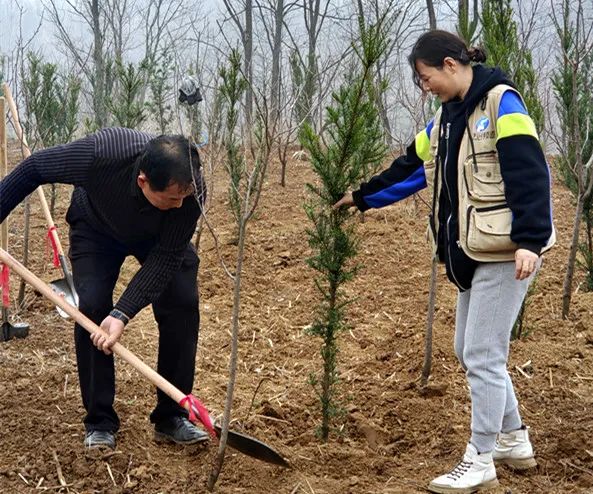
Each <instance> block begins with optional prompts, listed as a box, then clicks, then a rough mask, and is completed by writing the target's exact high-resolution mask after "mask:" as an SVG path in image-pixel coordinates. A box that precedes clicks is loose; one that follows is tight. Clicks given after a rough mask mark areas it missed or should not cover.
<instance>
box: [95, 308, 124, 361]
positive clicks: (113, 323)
mask: <svg viewBox="0 0 593 494" xmlns="http://www.w3.org/2000/svg"><path fill="white" fill-rule="evenodd" d="M101 329H102V330H103V332H104V333H107V335H104V334H103V333H99V332H97V333H93V334H91V340H92V342H93V345H95V346H96V347H97V348H98V349H99V350H101V351H102V352H103V353H104V354H105V355H111V347H112V346H113V345H115V344H116V343H117V342H118V341H119V339H120V338H121V335H122V333H123V331H124V323H123V321H120V320H119V319H116V318H115V317H111V316H107V317H106V318H105V319H103V322H102V323H101Z"/></svg>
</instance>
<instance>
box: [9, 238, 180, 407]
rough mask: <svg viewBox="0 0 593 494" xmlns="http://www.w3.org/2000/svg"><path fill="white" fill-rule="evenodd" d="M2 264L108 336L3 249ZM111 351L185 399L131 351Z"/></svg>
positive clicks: (119, 347) (82, 322)
mask: <svg viewBox="0 0 593 494" xmlns="http://www.w3.org/2000/svg"><path fill="white" fill-rule="evenodd" d="M0 262H3V263H4V264H6V265H7V266H8V267H9V268H10V269H12V271H13V272H15V273H17V274H18V275H19V276H20V277H21V278H23V280H25V281H26V282H27V283H29V284H30V285H31V286H32V287H33V288H35V290H37V291H38V292H40V293H41V294H42V295H43V296H44V297H46V298H48V299H49V300H51V301H52V303H54V304H55V305H57V306H59V307H60V308H61V309H62V310H63V311H64V312H65V313H66V314H68V315H69V316H70V317H71V318H72V319H74V320H75V321H76V322H77V323H78V324H80V325H81V326H82V327H83V328H84V329H86V330H87V331H88V332H89V333H91V334H92V333H97V332H99V333H102V334H105V335H106V333H105V332H104V331H103V330H102V329H101V328H99V326H97V325H96V324H95V323H94V322H93V321H91V320H90V319H89V318H88V317H86V316H85V315H84V314H83V313H82V312H80V311H79V310H78V309H77V308H76V307H74V306H72V305H70V304H69V303H68V302H66V301H65V300H64V299H63V298H62V297H60V296H59V295H57V294H56V293H55V292H54V291H53V290H52V289H51V288H50V287H49V286H47V285H46V284H45V283H44V282H43V281H41V280H40V279H39V278H38V277H37V276H35V275H34V274H33V273H32V272H31V271H29V270H28V269H27V268H25V266H23V265H22V264H21V263H20V262H18V261H17V260H16V259H14V258H13V257H12V256H11V255H10V254H9V253H8V252H6V251H5V250H3V249H0ZM106 336H107V335H106ZM111 350H112V351H113V353H115V354H116V355H118V356H119V357H120V358H122V359H123V360H125V361H126V362H127V363H128V364H130V365H131V366H132V367H134V369H136V370H137V371H138V372H140V374H142V375H143V376H144V377H145V378H146V379H148V380H149V381H150V382H151V383H152V384H154V385H155V386H156V387H157V388H159V389H160V390H161V391H162V392H163V393H165V394H167V395H168V396H169V397H171V398H172V399H173V400H175V402H176V403H179V402H180V401H181V400H182V399H183V398H185V395H184V394H183V393H182V392H181V391H180V390H179V389H177V388H176V387H175V386H173V384H171V383H170V382H169V381H167V380H166V379H165V378H164V377H163V376H161V375H160V374H158V373H157V372H156V371H154V370H153V369H152V368H151V367H149V366H148V365H146V364H145V363H144V362H142V360H140V359H139V358H138V357H136V355H134V354H133V353H132V352H131V351H130V350H128V349H127V348H126V347H124V346H123V345H121V344H120V343H116V344H115V345H113V347H112V348H111ZM184 406H185V408H186V409H187V410H188V411H189V405H188V404H187V402H186V405H184Z"/></svg>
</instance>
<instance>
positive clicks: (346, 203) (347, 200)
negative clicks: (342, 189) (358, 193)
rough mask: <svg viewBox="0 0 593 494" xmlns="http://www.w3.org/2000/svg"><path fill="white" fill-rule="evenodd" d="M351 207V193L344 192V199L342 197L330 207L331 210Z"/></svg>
mask: <svg viewBox="0 0 593 494" xmlns="http://www.w3.org/2000/svg"><path fill="white" fill-rule="evenodd" d="M352 206H354V199H353V198H352V192H346V194H344V197H342V199H340V200H339V201H338V202H336V203H335V204H334V205H333V206H332V209H340V208H341V207H345V208H351V207H352Z"/></svg>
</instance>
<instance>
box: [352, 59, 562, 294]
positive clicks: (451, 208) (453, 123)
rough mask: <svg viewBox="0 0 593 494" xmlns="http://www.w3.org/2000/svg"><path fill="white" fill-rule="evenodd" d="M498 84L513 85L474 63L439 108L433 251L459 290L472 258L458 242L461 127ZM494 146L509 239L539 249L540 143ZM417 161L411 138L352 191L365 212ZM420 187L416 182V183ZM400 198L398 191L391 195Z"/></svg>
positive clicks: (546, 180)
mask: <svg viewBox="0 0 593 494" xmlns="http://www.w3.org/2000/svg"><path fill="white" fill-rule="evenodd" d="M498 84H508V85H510V86H513V87H514V84H513V83H512V82H511V81H510V80H509V79H508V78H507V77H506V76H505V74H504V73H503V72H502V71H501V70H500V69H499V68H489V67H484V66H482V65H476V66H475V67H473V80H472V83H471V86H470V88H469V90H468V92H467V94H466V96H465V98H464V99H463V100H454V101H450V102H447V103H445V104H443V108H442V118H441V125H440V129H439V136H440V137H439V148H438V156H437V166H438V168H439V172H438V173H439V174H440V176H441V177H444V180H443V181H442V182H443V185H442V190H441V193H440V204H439V224H440V228H439V231H438V232H437V244H438V255H439V258H440V259H441V261H443V262H445V264H446V267H447V273H448V276H449V279H450V280H451V281H453V282H454V283H455V284H456V285H457V286H458V287H459V288H460V289H461V290H465V289H467V288H469V287H470V286H471V279H472V277H473V273H474V271H475V267H476V266H477V262H476V261H473V260H472V259H470V258H469V257H467V255H465V253H464V252H463V251H462V249H461V248H460V247H459V245H458V242H457V241H458V240H459V227H458V202H459V201H458V191H457V161H458V156H459V148H460V144H461V139H462V137H463V134H464V132H465V131H466V126H467V117H468V116H469V115H471V114H472V112H473V111H474V110H475V108H476V106H477V105H478V104H480V102H481V101H482V100H483V99H484V97H485V96H486V95H487V93H488V91H490V90H491V89H492V88H493V87H495V86H496V85H498ZM447 128H448V131H447ZM447 132H448V139H447ZM496 147H497V151H498V156H499V160H500V165H501V172H502V176H503V180H504V183H505V192H506V199H507V203H508V205H509V207H510V209H511V211H512V212H513V225H512V231H511V239H512V240H513V241H514V242H515V243H516V244H517V245H518V246H519V248H524V249H528V250H531V251H532V252H535V253H536V254H540V253H541V249H542V248H543V247H544V246H545V245H546V243H547V241H548V239H549V237H550V235H551V234H552V219H551V218H552V216H551V203H550V175H549V170H548V166H547V163H546V160H545V156H544V154H543V150H542V148H541V145H540V143H539V141H538V140H537V139H536V138H535V137H533V136H530V135H512V136H508V137H505V138H502V139H499V140H498V142H497V145H496ZM422 165H423V161H422V159H420V158H419V157H418V156H417V154H416V147H415V145H414V143H412V144H411V145H410V146H409V147H408V149H407V152H406V155H404V156H400V157H399V158H397V159H396V160H394V162H393V163H392V164H391V166H390V168H388V169H387V170H385V171H383V172H381V173H380V174H379V175H377V176H375V177H373V178H372V179H371V180H369V182H367V183H363V184H361V186H360V189H359V190H357V191H354V193H353V197H354V201H355V204H356V206H357V207H358V209H360V210H361V211H364V210H366V209H369V208H370V207H382V206H385V205H387V204H388V202H382V203H381V204H379V205H377V200H376V198H377V197H378V196H381V195H382V193H383V192H386V191H388V190H389V189H390V188H391V189H393V188H394V185H395V184H404V183H405V182H412V183H415V182H418V181H417V179H416V175H417V172H418V169H419V168H420V167H422ZM423 185H425V182H424V183H423ZM419 188H421V187H416V189H419ZM413 192H414V190H406V194H409V193H413ZM383 197H388V194H383ZM403 197H404V196H398V197H397V199H395V200H398V199H401V198H403ZM367 200H368V202H367Z"/></svg>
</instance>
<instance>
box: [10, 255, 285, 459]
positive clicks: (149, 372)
mask: <svg viewBox="0 0 593 494" xmlns="http://www.w3.org/2000/svg"><path fill="white" fill-rule="evenodd" d="M0 262H2V263H4V264H6V265H7V266H9V267H10V269H12V270H13V271H14V272H15V273H17V274H18V275H19V276H20V277H21V278H23V279H24V280H25V281H26V282H27V283H29V284H30V285H31V286H32V287H33V288H35V290H37V291H38V292H40V293H41V294H42V295H43V296H45V297H46V298H48V299H49V300H51V301H52V302H53V303H54V304H56V305H57V306H58V307H60V308H61V309H62V310H63V311H64V312H66V313H67V314H68V315H69V316H70V317H71V318H72V319H74V320H75V321H76V322H77V323H78V324H80V325H81V326H82V327H83V328H84V329H86V330H87V331H88V332H89V333H96V332H103V331H102V330H101V328H99V326H97V325H96V324H95V323H94V322H92V321H91V320H90V319H89V318H88V317H86V316H85V315H84V314H83V313H82V312H80V311H79V310H78V309H77V308H76V307H74V306H72V305H69V304H68V303H67V302H65V301H64V299H62V298H61V297H60V296H59V295H57V294H56V293H55V292H54V291H53V290H52V289H51V288H49V287H48V286H47V285H46V284H45V283H43V281H41V280H40V279H39V278H37V276H35V275H34V274H33V273H31V272H30V271H29V270H28V269H26V268H25V267H24V266H23V265H22V264H21V263H19V262H18V261H17V260H16V259H14V258H13V257H12V256H11V255H10V254H8V253H7V252H6V251H4V250H3V249H0ZM111 351H112V352H113V353H114V354H116V355H118V356H119V357H120V358H122V359H123V360H125V361H126V362H127V363H128V364H130V365H131V366H132V367H134V369H136V370H137V371H138V372H139V373H140V374H142V375H143V376H144V377H145V378H146V379H148V380H149V381H150V382H151V383H152V384H154V385H155V386H156V387H157V388H159V389H160V390H161V391H163V392H164V393H165V394H167V395H168V396H169V397H170V398H172V399H173V400H175V401H176V402H177V403H179V404H180V405H181V406H183V407H185V408H186V409H187V410H188V411H189V414H190V420H192V421H194V422H195V421H196V419H199V420H200V421H201V422H202V423H203V424H204V426H206V428H207V429H208V430H209V431H210V433H211V434H212V435H214V436H216V437H217V438H219V439H220V436H221V429H220V427H219V426H217V425H214V426H212V422H213V420H212V417H210V415H209V414H208V412H207V411H206V409H205V408H204V406H203V405H202V404H201V403H200V402H199V401H198V400H197V399H196V398H195V397H194V396H192V395H187V396H186V395H184V394H183V393H182V392H181V391H180V390H179V389H177V388H176V387H175V386H173V384H171V383H170V382H169V381H167V380H166V379H165V378H164V377H163V376H161V375H160V374H158V373H157V372H156V371H154V370H153V369H152V368H150V367H149V366H148V365H146V364H145V363H144V362H142V360H140V359H139V358H138V357H137V356H136V355H134V354H133V353H132V352H131V351H130V350H128V349H127V348H125V347H124V346H123V345H121V344H120V343H116V344H115V345H113V347H112V348H111ZM227 444H228V445H229V446H230V447H232V448H234V449H236V450H237V451H240V452H241V453H244V454H246V455H248V456H251V457H252V458H256V459H258V460H262V461H265V462H267V463H272V464H274V465H280V466H283V467H289V466H290V465H289V464H288V462H287V461H286V460H285V459H284V458H283V457H282V456H281V455H280V454H279V453H278V452H277V451H275V450H274V449H272V448H271V447H270V446H268V445H267V444H265V443H263V442H261V441H259V440H257V439H255V438H253V437H250V436H247V435H245V434H241V433H239V432H234V431H229V434H228V440H227Z"/></svg>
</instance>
